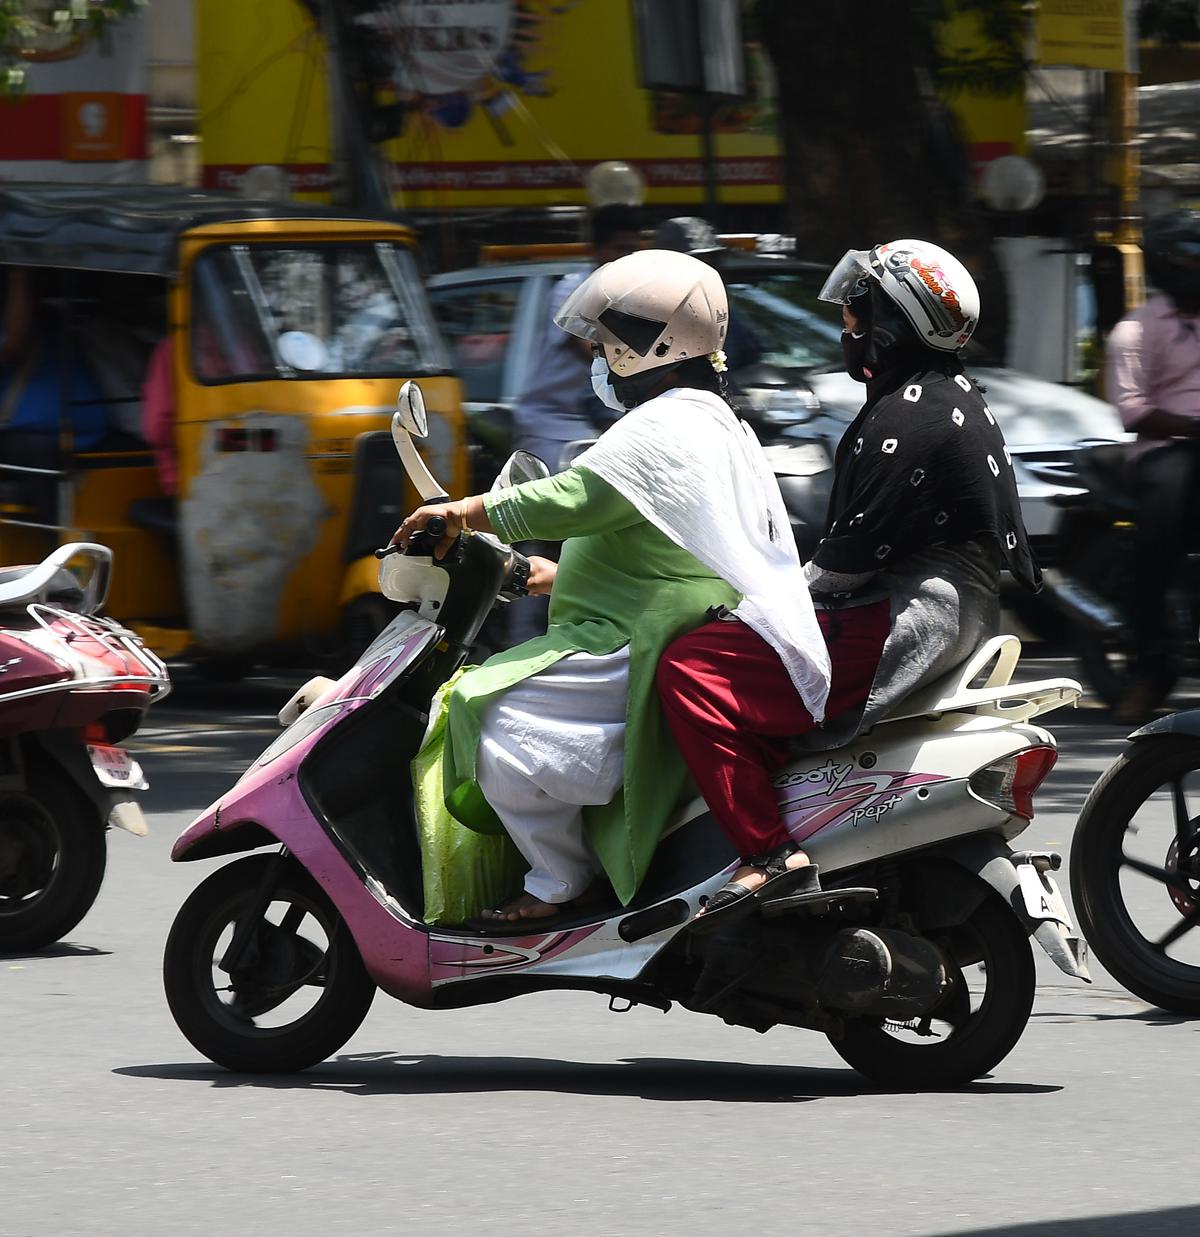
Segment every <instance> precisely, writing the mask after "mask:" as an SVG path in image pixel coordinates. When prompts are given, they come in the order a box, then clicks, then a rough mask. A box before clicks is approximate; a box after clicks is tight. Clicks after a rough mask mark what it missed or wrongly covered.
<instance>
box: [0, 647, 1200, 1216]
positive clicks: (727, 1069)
mask: <svg viewBox="0 0 1200 1237" xmlns="http://www.w3.org/2000/svg"><path fill="white" fill-rule="evenodd" d="M1068 670H1069V667H1068V666H1067V665H1066V664H1065V663H1064V664H1056V665H1055V664H1051V663H1048V662H1044V661H1043V662H1038V663H1033V664H1030V665H1028V666H1027V667H1026V669H1025V671H1024V672H1025V673H1027V674H1030V675H1035V674H1036V675H1037V676H1038V677H1041V675H1042V674H1044V673H1063V672H1067V671H1068ZM292 685H293V684H292V683H291V682H289V681H288V680H286V679H283V678H277V679H261V680H252V681H250V682H249V683H248V684H245V685H242V686H240V687H237V688H234V689H224V690H219V689H213V688H204V687H200V686H199V685H192V686H189V685H187V684H181V685H180V687H179V689H178V690H177V692H176V694H175V695H174V696H173V697H172V698H171V699H170V700H169V701H167V702H166V703H165V704H164V705H163V706H161V707H160V708H159V709H158V710H157V711H156V714H155V716H154V717H153V718H152V720H151V722H150V725H149V727H148V729H147V730H146V731H145V732H143V734H142V736H141V737H140V740H139V746H140V749H141V752H140V758H141V759H142V761H143V764H144V766H145V768H146V770H147V772H148V774H149V776H150V778H151V781H152V783H153V786H152V789H151V791H150V793H149V795H148V796H147V801H148V808H149V818H150V824H151V829H152V832H151V835H150V836H149V837H148V838H145V839H136V838H133V837H130V836H127V835H124V834H119V835H114V836H112V837H111V844H110V852H109V872H108V876H107V879H106V883H105V886H104V889H103V890H102V892H101V895H100V899H99V901H98V903H97V905H96V907H95V908H94V910H93V911H92V913H91V914H90V915H89V916H88V917H87V918H86V919H85V920H84V922H83V923H82V924H81V925H80V926H79V927H78V928H77V929H76V930H75V932H74V933H73V934H72V936H71V938H70V940H69V941H68V942H65V943H63V944H61V945H60V946H58V947H56V948H54V949H52V950H50V951H48V952H46V953H43V954H41V955H38V956H31V957H4V958H0V984H2V987H0V991H2V992H3V1005H2V1006H0V1009H2V1014H0V1018H2V1022H0V1028H2V1029H0V1069H2V1073H0V1077H2V1079H3V1099H2V1102H0V1114H2V1125H0V1129H2V1130H3V1133H4V1137H3V1139H2V1141H0V1235H3V1237H21V1235H27V1234H39V1235H40V1234H56V1235H57V1234H64V1235H65V1234H98V1235H100V1234H121V1235H122V1237H142V1235H154V1237H157V1235H158V1234H191V1233H206V1234H207V1233H214V1232H215V1233H249V1234H255V1235H266V1237H274V1235H276V1234H279V1235H281V1237H282V1235H285V1234H286V1235H289V1237H291V1235H295V1237H305V1235H307V1234H342V1233H347V1234H349V1233H353V1234H359V1233H366V1232H377V1233H404V1234H417V1235H420V1237H424V1235H425V1234H430V1235H441V1234H447V1235H449V1234H453V1235H456V1237H457V1235H458V1234H476V1233H479V1232H495V1233H501V1234H509V1233H534V1234H543V1233H556V1234H588V1235H590V1234H605V1235H614V1237H615V1235H618V1234H660V1233H674V1232H686V1233H695V1234H717V1233H721V1234H725V1233H728V1232H729V1231H731V1230H732V1231H752V1232H756V1233H763V1234H796V1233H812V1234H821V1235H822V1237H851V1235H853V1237H859V1235H860V1234H865V1233H870V1234H881V1235H884V1237H893V1235H894V1237H924V1235H929V1237H932V1235H933V1234H938V1235H948V1234H971V1235H973V1237H984V1235H987V1237H1000V1235H1001V1234H1004V1235H1012V1237H1016V1235H1018V1234H1020V1235H1022V1237H1025V1235H1032V1234H1042V1233H1054V1234H1063V1235H1070V1237H1112V1235H1115V1234H1121V1235H1122V1237H1126V1235H1128V1237H1134V1235H1136V1237H1154V1235H1157V1234H1197V1233H1200V1179H1198V1178H1197V1175H1196V1172H1195V1159H1194V1154H1193V1151H1192V1150H1190V1149H1192V1148H1194V1145H1195V1126H1194V1122H1195V1117H1196V1111H1197V1100H1198V1099H1200V1084H1198V1083H1197V1081H1196V1069H1195V1060H1194V1059H1193V1058H1191V1057H1190V1056H1189V1053H1190V1052H1193V1051H1198V1050H1200V1020H1196V1021H1192V1022H1189V1021H1187V1020H1184V1019H1178V1018H1174V1017H1170V1016H1167V1015H1164V1014H1161V1013H1159V1012H1156V1011H1154V1010H1152V1009H1150V1008H1148V1007H1147V1006H1145V1005H1144V1004H1142V1003H1141V1002H1140V1001H1138V1000H1136V999H1134V998H1132V997H1130V996H1129V995H1127V994H1125V993H1123V992H1122V991H1121V990H1120V989H1119V988H1118V987H1117V985H1116V984H1115V983H1114V982H1113V981H1112V980H1111V979H1110V978H1109V977H1107V976H1106V975H1104V974H1103V973H1102V972H1097V973H1096V983H1095V984H1094V985H1093V986H1092V987H1091V988H1086V987H1084V986H1083V985H1081V984H1077V983H1074V982H1072V981H1070V980H1068V979H1067V978H1066V977H1065V976H1063V975H1062V974H1061V973H1060V972H1058V971H1057V970H1055V969H1054V968H1053V967H1052V966H1051V965H1050V964H1049V963H1047V962H1045V960H1044V959H1039V963H1038V967H1039V970H1038V974H1039V984H1040V986H1039V990H1038V996H1037V1001H1036V1004H1035V1008H1034V1015H1033V1018H1032V1021H1031V1022H1030V1025H1029V1028H1028V1030H1027V1032H1026V1034H1025V1036H1024V1037H1023V1039H1022V1040H1021V1042H1020V1043H1019V1044H1018V1046H1017V1047H1016V1049H1015V1050H1014V1051H1013V1053H1012V1054H1011V1055H1010V1056H1009V1058H1008V1059H1007V1060H1006V1061H1005V1062H1004V1063H1003V1064H1002V1065H1001V1066H1000V1067H999V1068H998V1069H997V1070H996V1072H995V1074H994V1076H992V1077H990V1078H988V1079H985V1080H983V1081H980V1082H977V1083H975V1084H973V1085H971V1086H968V1087H964V1088H962V1089H960V1090H955V1091H952V1092H946V1093H938V1094H902V1093H893V1092H882V1091H879V1090H877V1089H876V1088H874V1087H872V1086H871V1085H869V1084H867V1083H865V1082H864V1081H863V1080H861V1079H860V1078H859V1077H858V1076H857V1075H856V1074H855V1073H853V1072H852V1071H851V1070H849V1069H848V1068H846V1067H845V1066H843V1065H842V1064H841V1062H840V1060H839V1059H838V1058H837V1057H836V1056H835V1055H834V1053H833V1052H832V1050H831V1049H830V1048H829V1047H828V1046H827V1044H826V1043H825V1041H824V1040H823V1038H821V1037H820V1036H818V1035H815V1034H812V1033H807V1032H801V1031H793V1030H787V1029H779V1030H775V1031H773V1032H771V1033H769V1034H767V1035H765V1036H760V1035H756V1034H755V1033H753V1032H751V1031H747V1030H742V1029H735V1028H729V1027H726V1026H724V1025H723V1024H722V1023H720V1022H718V1021H716V1020H714V1019H711V1018H705V1017H703V1016H701V1015H695V1014H690V1013H687V1012H686V1011H675V1012H672V1013H671V1014H669V1015H666V1016H664V1015H662V1014H661V1013H658V1012H656V1011H652V1010H647V1009H644V1008H640V1007H639V1008H636V1009H634V1010H633V1011H632V1012H630V1013H628V1014H624V1015H620V1016H618V1015H615V1014H612V1013H609V1012H608V1009H607V1003H606V1001H605V999H604V998H601V997H598V996H590V995H584V994H546V995H541V996H533V997H526V998H523V999H521V1000H519V1001H514V1002H510V1003H508V1004H505V1005H499V1006H491V1007H486V1008H483V1009H477V1010H465V1011H457V1012H443V1013H427V1012H420V1011H416V1010H411V1009H408V1008H406V1007H404V1006H401V1005H399V1004H398V1003H396V1002H393V1001H390V1000H387V999H385V998H380V999H378V1000H377V1002H376V1004H375V1007H374V1009H373V1010H372V1012H371V1014H370V1016H369V1017H368V1019H367V1021H366V1023H365V1024H364V1026H363V1028H362V1029H361V1030H360V1031H359V1033H358V1034H357V1035H356V1036H355V1037H354V1038H353V1039H352V1040H351V1042H350V1043H349V1044H348V1045H347V1046H346V1048H345V1049H344V1050H343V1052H342V1053H341V1054H340V1055H339V1056H338V1057H337V1058H336V1059H335V1060H332V1061H330V1062H328V1063H327V1064H326V1065H324V1066H322V1067H320V1068H317V1069H314V1070H311V1071H309V1072H308V1073H305V1074H302V1075H299V1076H296V1077H288V1078H277V1077H236V1076H233V1075H230V1074H226V1073H224V1072H222V1071H220V1070H217V1069H215V1068H214V1067H212V1066H210V1065H208V1064H207V1063H205V1062H204V1061H203V1060H202V1059H201V1058H199V1056H198V1055H197V1053H196V1052H195V1051H194V1050H193V1049H192V1048H191V1046H190V1045H189V1044H188V1043H187V1042H186V1041H185V1040H184V1039H183V1037H182V1036H181V1035H180V1034H179V1032H178V1031H177V1030H176V1028H175V1026H174V1024H173V1023H172V1021H171V1018H170V1016H169V1014H168V1012H167V1009H166V1005H165V1003H164V1000H163V996H162V989H161V984H160V979H159V967H160V963H161V955H162V947H163V942H164V939H165V937H166V933H167V930H168V927H169V925H170V922H171V919H172V917H173V915H174V913H175V910H176V909H177V908H178V906H179V904H180V902H181V901H182V900H183V898H184V897H185V896H186V894H187V893H188V892H189V891H190V889H191V888H192V887H193V886H194V885H195V884H196V883H197V882H198V880H199V879H200V878H201V877H202V876H203V875H204V874H205V873H206V872H207V871H208V870H210V868H211V866H212V865H211V864H196V865H179V866H173V865H172V864H170V863H169V862H168V853H169V849H170V845H171V842H172V840H173V838H174V836H175V835H176V834H177V833H178V831H179V830H180V829H181V828H182V827H183V826H184V825H185V824H186V823H187V821H188V820H189V819H190V818H191V816H192V815H193V814H194V813H195V812H196V811H197V810H199V809H200V808H202V807H203V806H204V805H206V804H207V803H209V802H210V801H211V800H212V799H214V798H216V797H217V795H219V794H220V793H221V792H222V791H223V790H224V789H225V788H226V787H227V786H228V785H229V784H230V783H231V782H232V781H233V779H234V778H235V777H236V775H237V773H238V772H239V771H240V770H241V768H242V767H244V765H245V764H246V763H247V762H248V761H249V760H250V759H251V758H252V757H253V756H254V755H255V754H256V753H257V751H258V750H260V749H261V748H262V747H263V746H265V744H266V743H267V741H268V739H269V736H270V735H271V734H273V733H274V732H275V727H274V724H273V714H274V712H275V710H276V709H277V708H278V707H279V705H280V704H281V703H282V701H283V700H284V699H285V698H286V696H287V695H288V694H289V692H290V690H291V686H292ZM1190 686H1191V687H1192V688H1194V689H1196V690H1194V691H1193V692H1192V693H1191V697H1192V699H1191V701H1190V703H1192V704H1193V705H1197V704H1200V684H1191V685H1190ZM1187 703H1189V701H1188V699H1187V693H1185V695H1184V697H1182V698H1180V699H1178V700H1177V701H1176V704H1177V705H1179V706H1180V707H1182V706H1183V705H1185V704H1187ZM1044 720H1046V722H1047V724H1048V725H1050V726H1051V728H1052V729H1053V730H1054V731H1055V733H1056V735H1057V737H1058V741H1059V745H1060V750H1061V758H1060V761H1059V764H1058V767H1057V768H1056V769H1055V771H1054V772H1053V773H1052V774H1051V776H1050V778H1049V780H1048V781H1047V783H1046V785H1045V787H1044V788H1043V790H1042V792H1041V794H1040V796H1039V800H1038V802H1039V805H1040V813H1039V816H1038V818H1037V820H1036V821H1035V822H1034V824H1033V826H1032V827H1031V829H1030V830H1029V832H1028V833H1027V834H1026V835H1025V837H1026V839H1027V840H1028V844H1029V845H1030V846H1034V847H1042V846H1053V847H1055V848H1058V849H1061V850H1063V851H1066V850H1067V848H1068V846H1069V844H1070V839H1071V831H1072V828H1073V825H1074V819H1075V816H1076V814H1077V812H1078V810H1079V807H1080V805H1081V803H1082V800H1083V796H1084V794H1085V793H1086V791H1087V789H1088V787H1089V786H1090V785H1091V783H1092V782H1093V781H1094V780H1095V779H1096V777H1097V776H1098V775H1099V774H1100V772H1101V771H1102V770H1103V769H1104V768H1105V767H1106V766H1107V765H1108V764H1110V763H1111V761H1112V760H1113V759H1115V757H1116V755H1117V753H1118V752H1119V750H1120V749H1121V747H1122V739H1121V732H1120V731H1119V730H1118V729H1117V728H1115V727H1114V726H1112V725H1111V724H1110V723H1109V722H1108V720H1107V717H1106V715H1104V714H1103V713H1102V712H1100V711H1098V710H1090V709H1083V710H1079V711H1077V712H1064V713H1062V714H1060V715H1057V717H1051V718H1048V719H1044Z"/></svg>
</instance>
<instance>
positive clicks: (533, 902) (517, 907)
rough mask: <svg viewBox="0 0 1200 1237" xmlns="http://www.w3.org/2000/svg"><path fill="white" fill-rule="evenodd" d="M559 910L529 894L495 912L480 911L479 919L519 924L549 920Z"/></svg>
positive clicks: (560, 908)
mask: <svg viewBox="0 0 1200 1237" xmlns="http://www.w3.org/2000/svg"><path fill="white" fill-rule="evenodd" d="M561 910H562V907H561V906H559V905H557V904H556V903H554V902H543V901H542V900H541V898H535V897H534V896H533V894H531V893H523V894H521V896H520V897H519V898H514V899H513V900H512V901H511V902H509V903H507V904H506V905H505V906H501V907H499V908H498V909H497V910H487V911H482V912H481V913H480V916H479V917H480V919H489V920H494V921H495V922H496V923H520V922H521V921H522V920H524V919H549V918H550V916H551V915H557V914H558V913H559V912H560V911H561Z"/></svg>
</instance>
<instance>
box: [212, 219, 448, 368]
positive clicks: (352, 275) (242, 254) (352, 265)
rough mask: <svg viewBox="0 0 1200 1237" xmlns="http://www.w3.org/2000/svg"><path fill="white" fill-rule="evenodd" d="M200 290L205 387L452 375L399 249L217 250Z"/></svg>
mask: <svg viewBox="0 0 1200 1237" xmlns="http://www.w3.org/2000/svg"><path fill="white" fill-rule="evenodd" d="M193 286H194V290H195V297H194V305H195V315H194V323H195V328H194V330H193V332H192V367H193V370H194V372H195V374H196V377H197V378H198V379H199V380H200V381H201V382H204V383H219V382H247V381H255V380H261V379H272V378H311V377H314V376H317V375H319V376H320V377H322V378H351V377H354V378H360V377H371V376H382V377H386V376H388V375H391V374H398V373H403V374H405V375H414V374H431V373H440V372H445V371H446V370H447V369H449V358H448V356H447V354H446V351H445V347H444V345H443V343H442V340H441V336H440V335H439V333H438V329H437V326H436V325H435V323H434V321H433V319H432V317H431V315H430V314H429V311H428V307H427V305H426V303H425V301H424V299H423V298H422V297H421V295H420V294H419V290H420V287H421V281H420V275H419V274H418V272H417V268H416V264H415V263H414V262H413V259H412V256H411V255H410V254H409V253H407V252H406V251H405V250H403V249H402V248H398V247H397V246H395V245H392V244H387V243H377V244H367V243H357V244H354V243H352V244H315V245H314V244H305V245H303V246H301V245H296V244H290V245H289V244H281V245H274V244H255V245H216V246H213V247H212V248H210V249H206V250H205V251H204V252H203V253H202V254H201V255H200V256H199V258H197V260H196V264H195V267H194V271H193ZM414 290H416V291H415V293H414Z"/></svg>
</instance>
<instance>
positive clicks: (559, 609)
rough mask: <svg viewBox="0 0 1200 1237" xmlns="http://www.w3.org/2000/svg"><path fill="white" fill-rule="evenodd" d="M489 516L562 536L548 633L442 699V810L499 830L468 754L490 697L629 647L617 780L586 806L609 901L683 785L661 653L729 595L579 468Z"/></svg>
mask: <svg viewBox="0 0 1200 1237" xmlns="http://www.w3.org/2000/svg"><path fill="white" fill-rule="evenodd" d="M486 508H487V513H488V518H489V520H490V521H491V523H492V527H493V528H494V529H495V530H496V533H497V535H498V536H500V537H501V538H502V539H503V540H505V541H509V542H511V541H524V540H530V539H538V540H548V541H551V540H562V539H565V541H566V544H565V545H564V546H563V552H562V558H561V560H560V562H559V567H558V574H557V576H556V577H555V581H554V589H553V592H552V594H551V598H550V623H549V629H548V631H547V633H546V635H544V636H538V637H536V638H535V639H533V640H528V641H526V642H525V643H524V644H521V645H518V646H517V647H516V648H512V649H507V650H506V651H505V652H503V653H497V654H496V655H495V656H494V657H490V658H489V659H488V660H487V661H486V662H485V663H484V664H483V665H482V666H480V667H479V668H478V669H476V670H472V671H470V672H469V673H467V674H466V675H464V676H463V677H462V678H461V679H460V680H459V682H458V683H457V684H456V685H455V687H454V689H453V692H452V693H451V697H450V711H449V719H448V723H447V741H446V746H445V759H444V764H443V776H444V783H443V785H444V790H445V795H446V805H447V807H448V808H449V809H450V811H451V812H452V813H453V815H454V816H455V817H456V818H457V819H458V820H460V821H461V822H462V823H463V824H465V825H468V826H469V827H470V828H472V829H475V830H476V831H478V832H481V833H496V832H499V831H500V830H501V829H502V826H501V824H500V821H499V818H498V817H497V816H496V814H495V812H493V811H492V809H491V807H490V806H489V805H488V803H487V802H486V800H485V799H484V797H483V795H482V793H481V792H480V790H479V787H478V786H477V785H476V783H475V780H474V779H475V755H476V751H477V749H478V746H479V732H480V727H481V724H482V720H483V715H484V713H485V711H486V708H487V706H488V704H489V703H490V702H491V701H492V700H493V699H494V698H495V697H497V696H499V695H501V694H502V693H503V692H505V691H507V690H508V689H509V688H510V687H513V686H515V685H516V684H517V683H519V682H521V681H522V680H523V679H526V678H528V677H529V676H530V675H534V674H537V673H538V672H539V671H541V670H544V669H545V668H546V667H547V666H551V665H553V664H554V663H555V662H556V661H558V660H559V659H560V658H562V657H565V656H567V655H568V654H570V653H575V652H585V653H594V654H604V653H613V652H615V651H616V650H617V649H619V648H622V647H624V646H625V645H628V646H629V700H628V705H627V707H626V724H627V727H628V729H627V730H626V735H625V784H624V789H623V792H622V793H619V794H618V795H617V797H616V798H615V799H614V800H613V801H612V802H611V803H609V804H606V805H605V806H603V807H588V808H585V809H584V821H585V823H586V826H587V829H588V834H589V837H590V839H591V842H592V845H593V847H594V848H595V850H596V854H597V856H598V858H599V859H600V862H601V863H602V864H603V865H604V870H605V872H606V873H607V874H608V877H609V879H610V880H611V881H612V884H613V888H614V890H615V891H616V893H617V896H618V897H619V898H620V899H621V901H622V902H623V903H627V902H628V901H629V900H630V899H631V898H632V897H633V895H634V893H635V892H636V891H637V888H638V886H639V884H640V883H641V881H642V878H643V877H644V876H645V874H646V868H647V866H648V865H649V862H650V859H651V857H652V856H653V854H654V850H655V847H656V846H657V845H658V840H659V838H660V836H661V835H662V831H663V829H664V828H665V827H666V825H667V823H668V818H669V816H670V813H671V810H672V809H673V808H674V807H675V806H676V804H677V803H678V802H679V800H680V798H681V796H682V794H683V790H684V786H685V784H686V780H687V772H686V769H685V767H684V764H683V760H682V758H681V757H680V755H679V753H678V751H677V750H676V747H675V744H674V741H673V740H672V738H671V736H670V733H669V731H668V730H667V727H666V723H665V721H664V719H663V716H662V712H661V710H660V708H659V703H658V696H657V694H656V692H655V688H654V673H655V670H656V668H657V666H658V659H659V657H660V656H661V655H662V652H663V650H664V649H665V648H666V646H667V645H668V644H669V643H670V642H671V641H672V640H673V639H674V638H675V637H676V636H678V635H681V634H682V633H683V632H685V631H690V630H691V629H692V628H693V627H696V626H698V625H699V624H700V623H701V622H703V620H704V616H705V611H706V610H708V608H709V607H710V606H716V605H727V606H733V605H735V604H736V602H737V600H738V596H737V594H736V593H735V592H734V590H733V589H731V588H730V587H729V585H727V584H726V583H725V582H724V581H723V580H721V579H720V578H719V577H718V576H716V575H714V574H713V573H712V572H711V571H709V569H708V568H707V567H705V566H704V565H703V564H702V563H700V562H699V561H698V560H697V559H695V558H694V557H693V556H692V555H691V554H689V553H688V552H687V551H686V550H683V549H680V547H679V546H677V545H676V544H675V543H674V542H673V541H671V540H670V539H669V538H668V537H666V536H664V535H663V534H662V533H661V532H659V531H658V529H656V528H655V527H654V526H653V525H652V524H650V523H649V522H648V521H646V520H645V519H644V518H643V517H642V516H641V514H640V513H639V512H638V510H637V508H636V507H634V506H633V504H632V503H630V502H629V501H628V500H627V499H625V498H624V497H622V496H621V495H620V494H619V493H617V491H616V490H615V489H613V488H612V486H610V485H609V484H608V483H607V482H605V481H602V480H600V478H599V477H597V476H595V475H594V474H592V473H590V472H588V471H587V470H586V469H584V468H579V467H576V468H571V469H568V470H567V471H566V472H564V473H559V474H557V475H556V476H553V477H547V478H545V479H544V480H541V481H531V482H529V483H527V484H525V485H518V486H514V487H513V488H511V489H508V490H502V491H500V492H499V493H497V494H494V495H491V496H490V497H489V498H487V500H486Z"/></svg>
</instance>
